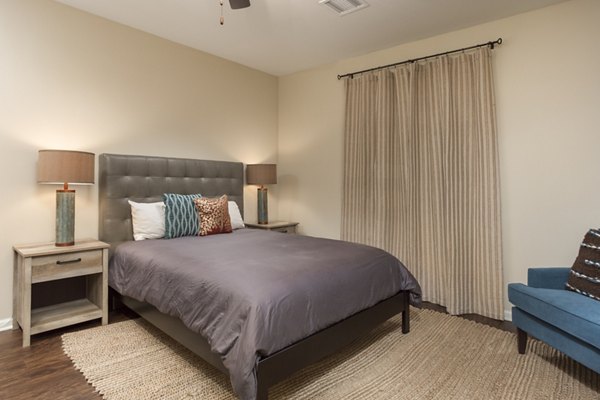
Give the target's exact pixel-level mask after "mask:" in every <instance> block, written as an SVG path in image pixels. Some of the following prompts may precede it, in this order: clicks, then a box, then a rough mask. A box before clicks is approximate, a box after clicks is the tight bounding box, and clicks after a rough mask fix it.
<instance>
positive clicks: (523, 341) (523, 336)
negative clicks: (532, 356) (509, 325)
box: [517, 328, 527, 354]
mask: <svg viewBox="0 0 600 400" xmlns="http://www.w3.org/2000/svg"><path fill="white" fill-rule="evenodd" d="M517 345H518V348H519V354H525V349H526V348H527V332H525V331H524V330H522V329H520V328H517Z"/></svg>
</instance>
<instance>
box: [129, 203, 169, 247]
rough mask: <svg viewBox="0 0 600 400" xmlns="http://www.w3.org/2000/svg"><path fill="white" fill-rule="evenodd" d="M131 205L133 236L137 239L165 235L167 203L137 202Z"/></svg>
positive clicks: (157, 237) (158, 237) (155, 237)
mask: <svg viewBox="0 0 600 400" xmlns="http://www.w3.org/2000/svg"><path fill="white" fill-rule="evenodd" d="M128 201H129V205H130V206H131V220H132V222H133V238H134V239H135V240H144V239H160V238H162V237H164V236H165V203H163V202H162V201H161V202H159V203H136V202H134V201H131V200H128Z"/></svg>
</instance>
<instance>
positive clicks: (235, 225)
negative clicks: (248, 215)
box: [228, 201, 246, 230]
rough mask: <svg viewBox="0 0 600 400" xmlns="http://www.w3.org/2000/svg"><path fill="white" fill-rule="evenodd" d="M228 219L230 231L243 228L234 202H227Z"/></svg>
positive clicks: (242, 222) (238, 210)
mask: <svg viewBox="0 0 600 400" xmlns="http://www.w3.org/2000/svg"><path fill="white" fill-rule="evenodd" d="M228 205H229V219H231V229H233V230H235V229H240V228H245V227H246V225H244V220H243V219H242V214H241V213H240V208H239V207H238V205H237V203H236V202H235V201H229V203H228Z"/></svg>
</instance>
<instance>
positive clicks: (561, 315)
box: [508, 283, 600, 348]
mask: <svg viewBox="0 0 600 400" xmlns="http://www.w3.org/2000/svg"><path fill="white" fill-rule="evenodd" d="M508 299H509V301H510V302H511V303H512V304H514V305H515V306H517V307H518V308H520V309H521V310H523V311H525V312H527V313H529V314H531V315H533V316H535V317H537V318H539V319H541V320H542V321H545V322H547V323H549V324H551V325H553V326H555V327H557V328H559V329H561V330H563V331H565V332H567V333H569V334H571V335H573V336H575V337H576V338H578V339H581V340H583V341H585V342H587V343H589V344H591V345H593V346H595V347H597V348H600V303H598V301H597V300H594V299H592V298H589V297H586V296H582V295H580V294H578V293H575V292H572V291H569V290H561V289H543V288H533V287H529V286H526V285H523V284H522V283H511V284H509V285H508Z"/></svg>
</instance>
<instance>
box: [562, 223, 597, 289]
mask: <svg viewBox="0 0 600 400" xmlns="http://www.w3.org/2000/svg"><path fill="white" fill-rule="evenodd" d="M567 289H569V290H574V291H576V292H577V293H581V294H583V295H585V296H588V297H591V298H593V299H596V300H600V230H598V229H590V230H589V231H588V233H587V234H586V235H585V237H584V238H583V243H581V247H580V248H579V255H578V256H577V259H576V260H575V263H574V264H573V267H572V268H571V274H570V275H569V280H568V281H567Z"/></svg>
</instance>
